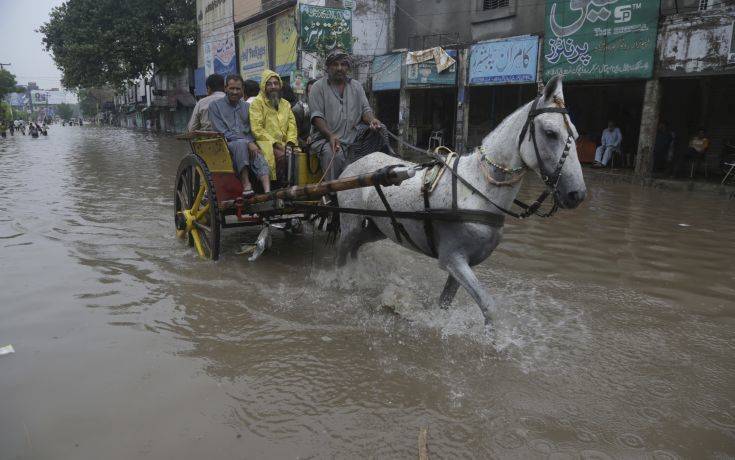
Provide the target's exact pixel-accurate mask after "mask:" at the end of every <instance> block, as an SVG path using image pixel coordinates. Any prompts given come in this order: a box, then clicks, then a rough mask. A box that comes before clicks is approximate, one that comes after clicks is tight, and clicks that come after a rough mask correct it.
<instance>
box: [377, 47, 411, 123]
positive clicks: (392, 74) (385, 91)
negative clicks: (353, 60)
mask: <svg viewBox="0 0 735 460" xmlns="http://www.w3.org/2000/svg"><path fill="white" fill-rule="evenodd" d="M403 59H404V55H403V53H392V54H386V55H383V56H375V58H374V59H373V62H372V68H371V74H372V93H373V101H374V106H373V110H374V112H375V116H376V117H378V119H379V120H380V121H382V122H383V124H385V126H386V127H387V128H388V130H389V131H390V132H392V133H397V132H398V115H399V110H400V97H401V80H402V75H401V74H402V72H401V70H402V68H403V65H402V64H403Z"/></svg>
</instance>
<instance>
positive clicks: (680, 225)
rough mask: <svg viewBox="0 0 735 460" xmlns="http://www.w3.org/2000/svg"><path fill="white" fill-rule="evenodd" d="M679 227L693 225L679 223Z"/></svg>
mask: <svg viewBox="0 0 735 460" xmlns="http://www.w3.org/2000/svg"><path fill="white" fill-rule="evenodd" d="M679 227H691V225H689V224H679Z"/></svg>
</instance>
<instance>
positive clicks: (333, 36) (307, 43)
mask: <svg viewBox="0 0 735 460" xmlns="http://www.w3.org/2000/svg"><path fill="white" fill-rule="evenodd" d="M299 9H300V12H301V34H300V35H301V46H302V49H303V50H304V51H310V52H315V51H321V52H326V51H329V50H331V49H333V48H336V47H339V48H342V49H344V50H345V51H347V52H352V10H350V9H347V8H326V7H323V6H313V5H305V4H301V5H299Z"/></svg>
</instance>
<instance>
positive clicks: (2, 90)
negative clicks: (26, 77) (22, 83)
mask: <svg viewBox="0 0 735 460" xmlns="http://www.w3.org/2000/svg"><path fill="white" fill-rule="evenodd" d="M17 85H18V82H16V81H15V75H13V74H12V73H10V72H8V71H7V70H5V69H0V99H2V98H4V97H5V95H6V94H10V93H17V92H22V89H19V88H18V87H17Z"/></svg>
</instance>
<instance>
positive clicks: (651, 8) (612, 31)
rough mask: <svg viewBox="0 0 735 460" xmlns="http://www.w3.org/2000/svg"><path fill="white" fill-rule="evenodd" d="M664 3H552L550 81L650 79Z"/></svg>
mask: <svg viewBox="0 0 735 460" xmlns="http://www.w3.org/2000/svg"><path fill="white" fill-rule="evenodd" d="M659 3H660V0H547V1H546V19H545V21H546V41H545V43H544V79H546V80H548V79H549V78H551V77H553V76H555V75H564V76H565V77H566V79H567V80H598V79H617V78H650V77H651V75H652V74H653V55H654V49H655V48H656V32H657V28H658V16H659Z"/></svg>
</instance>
